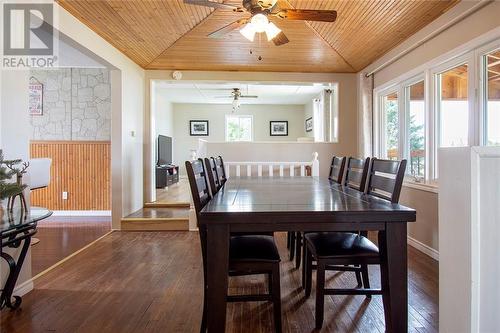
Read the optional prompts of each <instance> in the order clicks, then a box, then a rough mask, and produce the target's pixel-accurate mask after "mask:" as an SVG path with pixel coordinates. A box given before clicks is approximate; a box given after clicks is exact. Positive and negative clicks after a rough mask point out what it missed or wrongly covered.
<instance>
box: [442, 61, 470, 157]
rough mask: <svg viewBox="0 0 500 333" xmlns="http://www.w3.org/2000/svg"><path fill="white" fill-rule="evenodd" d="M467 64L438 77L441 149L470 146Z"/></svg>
mask: <svg viewBox="0 0 500 333" xmlns="http://www.w3.org/2000/svg"><path fill="white" fill-rule="evenodd" d="M467 71H468V66H467V64H464V65H460V66H457V67H455V68H453V69H450V70H448V71H446V72H444V73H441V74H439V75H438V78H439V84H440V92H439V128H440V135H439V138H440V144H439V145H440V146H441V147H463V146H467V145H468V141H469V140H468V137H469V103H468V99H467V98H468V96H467V93H468V91H467Z"/></svg>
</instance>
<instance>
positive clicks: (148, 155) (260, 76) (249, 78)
mask: <svg viewBox="0 0 500 333" xmlns="http://www.w3.org/2000/svg"><path fill="white" fill-rule="evenodd" d="M153 80H172V71H146V82H145V87H146V101H145V102H146V109H145V110H146V115H145V127H144V129H145V133H144V138H145V146H144V147H145V148H144V149H145V150H144V199H145V201H149V200H151V198H152V197H153V195H154V194H153V193H154V183H153V177H152V171H153V170H154V162H153V160H154V158H153V154H154V149H153V148H152V147H153V146H152V143H153V142H154V131H152V128H154V127H152V125H151V121H152V117H151V109H150V93H151V92H150V85H151V82H152V81H153ZM182 81H188V82H193V81H194V82H213V81H217V82H220V81H233V82H235V81H236V82H267V83H270V82H279V83H287V82H288V83H290V82H293V83H314V82H317V83H338V89H339V143H338V144H335V146H334V147H337V148H336V149H337V150H338V151H339V153H342V154H346V155H357V147H358V146H357V145H358V142H357V85H356V74H345V73H338V74H337V73H266V72H262V73H259V72H202V71H183V78H182ZM153 125H154V124H153Z"/></svg>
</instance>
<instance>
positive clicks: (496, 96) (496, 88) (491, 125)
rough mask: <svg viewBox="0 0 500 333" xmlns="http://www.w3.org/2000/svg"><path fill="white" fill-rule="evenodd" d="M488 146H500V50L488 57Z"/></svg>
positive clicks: (486, 117) (486, 116) (486, 118)
mask: <svg viewBox="0 0 500 333" xmlns="http://www.w3.org/2000/svg"><path fill="white" fill-rule="evenodd" d="M485 63H486V64H487V68H486V71H487V72H486V73H487V75H486V77H487V78H488V80H487V81H486V82H487V87H486V88H487V89H486V94H487V95H486V115H485V121H486V144H487V145H489V146H498V145H500V50H497V51H494V52H491V53H490V54H488V55H486V61H485Z"/></svg>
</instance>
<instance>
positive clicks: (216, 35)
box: [208, 18, 248, 38]
mask: <svg viewBox="0 0 500 333" xmlns="http://www.w3.org/2000/svg"><path fill="white" fill-rule="evenodd" d="M247 22H248V19H246V18H244V19H239V20H237V21H234V22H233V23H229V24H228V25H226V26H225V27H222V28H220V29H219V30H216V31H214V32H212V33H210V34H208V37H210V38H223V37H224V36H226V35H227V34H229V33H231V32H233V31H234V30H236V29H238V28H239V27H241V26H242V25H245V24H246V23H247Z"/></svg>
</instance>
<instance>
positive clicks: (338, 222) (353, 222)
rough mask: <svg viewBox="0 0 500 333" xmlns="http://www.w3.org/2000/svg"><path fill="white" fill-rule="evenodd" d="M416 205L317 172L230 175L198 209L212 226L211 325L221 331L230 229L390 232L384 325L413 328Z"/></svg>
mask: <svg viewBox="0 0 500 333" xmlns="http://www.w3.org/2000/svg"><path fill="white" fill-rule="evenodd" d="M415 220H416V212H415V210H413V209H411V208H407V207H405V206H402V205H399V204H392V203H390V202H388V201H386V200H383V199H379V198H377V197H375V196H371V195H366V194H363V193H360V192H358V191H356V190H354V189H350V188H347V187H344V186H341V185H338V184H336V183H332V182H330V181H329V180H327V179H321V178H318V177H289V178H285V177H276V178H265V177H259V178H247V177H241V178H238V177H235V178H229V179H228V180H227V182H226V183H225V185H224V186H223V187H222V188H221V190H220V191H219V192H218V193H217V194H216V195H215V196H214V197H213V198H212V200H210V202H209V203H208V204H207V205H206V206H205V207H204V208H203V210H202V211H201V212H200V215H199V223H200V224H201V225H206V227H207V258H208V260H207V282H208V289H207V305H206V306H207V328H208V331H209V332H211V333H213V332H224V331H225V324H226V295H227V287H228V261H229V237H230V233H231V232H266V231H352V230H367V231H373V230H377V231H379V232H383V233H385V239H386V242H385V244H386V246H385V248H381V249H380V253H381V255H382V256H383V260H386V262H387V265H386V267H387V271H386V272H383V274H387V277H388V281H389V282H388V286H386V289H387V291H386V292H385V293H384V294H383V296H382V297H383V298H384V313H385V319H386V320H385V322H386V331H387V332H398V333H402V332H407V331H408V290H407V289H408V273H407V270H408V267H407V252H406V251H407V236H406V224H407V222H413V221H415Z"/></svg>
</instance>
